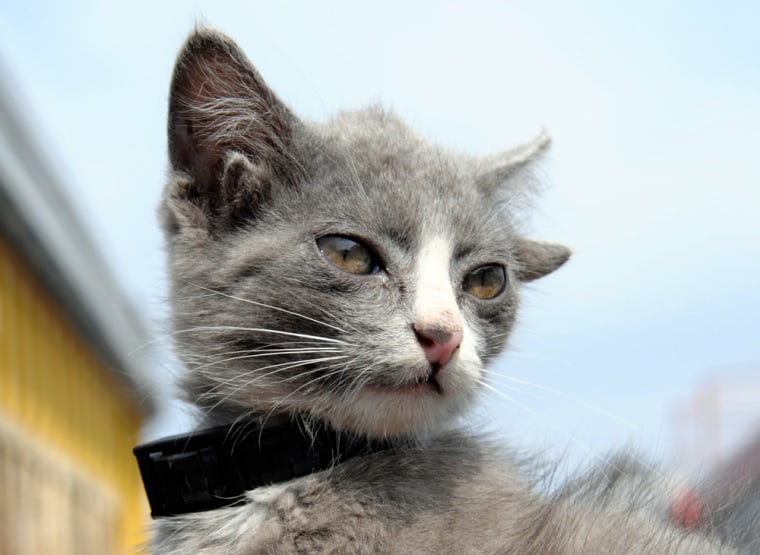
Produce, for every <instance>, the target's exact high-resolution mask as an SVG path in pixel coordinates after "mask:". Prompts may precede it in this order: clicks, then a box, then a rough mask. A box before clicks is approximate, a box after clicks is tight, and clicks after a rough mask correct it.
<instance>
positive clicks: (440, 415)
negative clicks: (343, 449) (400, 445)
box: [320, 386, 475, 439]
mask: <svg viewBox="0 0 760 555" xmlns="http://www.w3.org/2000/svg"><path fill="white" fill-rule="evenodd" d="M474 399H475V395H474V392H472V393H466V394H460V395H446V396H444V395H442V394H440V393H439V392H437V391H434V390H432V389H431V388H428V387H426V386H417V387H409V388H401V389H398V388H377V387H367V388H364V389H362V390H361V391H360V392H359V393H358V394H357V395H356V396H355V397H354V398H353V399H351V401H350V402H345V404H342V405H339V406H334V407H333V408H331V409H330V410H328V411H327V412H326V413H325V414H322V415H320V416H321V417H322V419H324V420H325V421H327V422H328V423H330V424H331V425H332V426H333V427H334V428H336V429H338V430H342V431H346V432H351V433H354V434H356V435H359V436H363V437H367V438H370V439H393V438H399V439H415V438H418V439H423V438H425V437H428V436H430V435H433V434H435V433H436V432H439V431H442V430H445V429H447V428H449V427H450V425H451V424H452V422H453V421H455V420H456V419H457V418H458V417H459V416H461V415H462V414H464V413H465V412H467V410H468V409H469V408H470V407H471V406H472V404H473V402H474Z"/></svg>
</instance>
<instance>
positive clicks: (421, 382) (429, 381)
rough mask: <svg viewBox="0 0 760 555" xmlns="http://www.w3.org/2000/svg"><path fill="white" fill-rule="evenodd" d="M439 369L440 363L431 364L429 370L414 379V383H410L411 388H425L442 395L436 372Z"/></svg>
mask: <svg viewBox="0 0 760 555" xmlns="http://www.w3.org/2000/svg"><path fill="white" fill-rule="evenodd" d="M440 369H441V368H440V365H438V364H436V363H433V364H431V365H430V370H429V371H428V372H427V373H426V374H425V375H424V376H420V377H418V378H417V379H416V380H414V383H413V384H412V385H411V387H412V388H413V389H417V388H426V389H429V390H431V391H433V392H435V393H437V394H438V395H442V394H443V388H442V387H441V383H440V382H439V381H438V372H439V371H440Z"/></svg>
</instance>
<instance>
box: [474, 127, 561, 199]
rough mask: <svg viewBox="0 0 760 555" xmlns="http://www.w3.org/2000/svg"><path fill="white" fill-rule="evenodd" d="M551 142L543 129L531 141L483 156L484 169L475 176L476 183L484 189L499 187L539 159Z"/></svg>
mask: <svg viewBox="0 0 760 555" xmlns="http://www.w3.org/2000/svg"><path fill="white" fill-rule="evenodd" d="M551 142H552V139H551V136H550V135H549V133H547V132H546V131H545V130H543V131H541V133H539V134H538V135H537V136H536V137H535V138H534V139H533V140H532V141H529V142H527V143H523V144H521V145H518V146H516V147H514V148H512V149H509V150H507V151H506V152H502V153H500V154H497V155H495V156H490V157H488V158H485V159H484V160H483V161H482V166H483V167H484V170H483V171H482V172H481V174H480V175H479V176H478V178H477V181H478V185H479V186H480V187H481V188H482V189H483V190H486V191H494V190H498V189H500V188H501V186H502V185H503V184H504V183H505V182H506V181H508V180H509V179H510V178H511V177H513V176H515V175H517V174H518V173H519V172H520V171H522V170H523V169H525V168H526V167H528V166H530V164H531V163H533V162H535V161H537V160H539V159H540V158H541V156H542V155H543V154H544V153H545V152H546V151H547V150H548V149H549V146H550V145H551Z"/></svg>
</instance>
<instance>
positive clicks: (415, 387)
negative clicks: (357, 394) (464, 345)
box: [370, 364, 443, 396]
mask: <svg viewBox="0 0 760 555" xmlns="http://www.w3.org/2000/svg"><path fill="white" fill-rule="evenodd" d="M439 372H440V365H438V364H431V365H430V366H429V367H428V369H427V370H426V371H425V372H424V373H423V372H420V373H419V374H418V375H417V376H416V377H414V378H412V379H410V380H408V381H407V382H404V383H400V384H399V383H388V382H385V383H382V384H379V383H378V384H374V385H371V386H370V388H371V389H373V390H375V391H378V392H379V391H383V392H385V393H391V394H394V395H398V394H402V395H412V396H421V395H426V394H434V395H441V396H442V395H443V386H442V385H441V382H440V380H439Z"/></svg>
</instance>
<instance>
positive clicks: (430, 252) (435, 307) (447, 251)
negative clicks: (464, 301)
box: [414, 236, 463, 331]
mask: <svg viewBox="0 0 760 555" xmlns="http://www.w3.org/2000/svg"><path fill="white" fill-rule="evenodd" d="M452 251H453V247H452V245H451V243H450V241H448V240H447V239H445V238H443V237H440V236H438V237H433V238H432V239H430V240H429V241H427V242H426V243H425V244H424V245H423V246H422V249H421V250H420V255H419V257H418V258H417V268H416V270H417V271H416V272H415V273H416V276H417V282H416V287H415V289H416V299H415V306H414V324H415V326H417V327H419V328H441V329H446V330H451V331H459V330H462V327H463V322H462V316H461V314H460V312H459V307H458V306H457V301H456V297H455V295H454V288H453V287H452V285H451V254H452Z"/></svg>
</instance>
